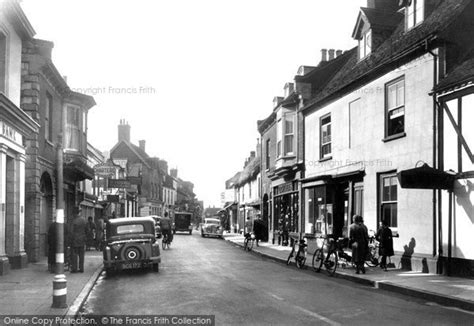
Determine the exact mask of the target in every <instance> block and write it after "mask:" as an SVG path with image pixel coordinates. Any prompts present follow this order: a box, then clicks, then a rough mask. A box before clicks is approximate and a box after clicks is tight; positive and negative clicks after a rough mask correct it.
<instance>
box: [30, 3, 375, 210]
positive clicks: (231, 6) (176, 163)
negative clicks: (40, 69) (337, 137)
mask: <svg viewBox="0 0 474 326" xmlns="http://www.w3.org/2000/svg"><path fill="white" fill-rule="evenodd" d="M366 3H367V2H366V0H331V1H323V0H291V1H288V0H287V1H283V0H271V1H270V0H173V1H164V0H134V1H131V0H23V1H22V8H23V10H24V11H25V13H26V15H27V17H28V19H29V21H30V22H31V24H32V25H33V28H34V29H35V31H36V36H35V37H37V38H40V39H44V40H49V41H52V42H53V43H54V49H53V62H54V64H55V65H56V67H57V68H58V70H59V72H60V73H61V74H62V75H63V76H67V82H68V84H69V86H70V88H71V89H72V90H75V91H78V92H82V93H85V94H88V95H92V96H94V98H95V101H96V102H97V105H96V106H95V107H93V108H92V109H91V110H90V111H89V117H88V141H89V143H91V144H92V145H93V146H94V147H96V148H98V149H99V150H101V151H109V150H110V149H111V148H112V147H113V146H114V145H115V144H116V143H117V126H118V124H119V122H120V120H121V119H125V120H126V121H127V122H128V123H129V125H130V126H131V141H132V143H134V144H137V145H138V141H139V140H142V139H144V140H146V151H147V153H148V154H149V155H150V156H156V157H159V158H161V159H164V160H166V161H167V162H168V166H169V168H177V169H178V176H179V177H180V178H182V179H184V180H188V181H191V182H193V183H194V186H195V188H194V191H195V193H196V195H197V198H198V199H199V200H203V201H204V205H205V207H208V206H216V207H220V206H221V198H220V194H221V192H223V191H224V189H225V181H226V180H228V179H230V178H231V177H232V176H233V175H234V174H235V173H236V172H238V171H241V170H242V169H243V165H244V161H245V159H246V158H247V157H249V155H250V151H253V150H255V148H256V146H257V139H258V137H259V134H258V131H257V120H262V119H264V118H266V117H267V116H268V115H270V114H271V112H272V109H273V107H272V100H273V97H275V96H282V95H283V87H284V85H285V83H287V82H292V81H293V79H294V76H295V75H296V72H297V70H298V67H299V66H302V65H308V66H311V65H313V66H314V65H317V64H318V63H319V61H320V60H321V49H325V48H326V49H341V50H349V49H351V48H353V47H354V46H356V45H357V43H356V41H355V40H353V39H352V38H351V35H352V30H353V28H354V25H355V23H356V19H357V15H358V12H359V8H360V7H363V6H365V5H366Z"/></svg>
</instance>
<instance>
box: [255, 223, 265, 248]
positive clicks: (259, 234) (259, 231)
mask: <svg viewBox="0 0 474 326" xmlns="http://www.w3.org/2000/svg"><path fill="white" fill-rule="evenodd" d="M253 233H254V234H255V240H256V242H257V247H258V242H259V241H261V240H263V239H264V238H265V225H264V224H263V220H262V217H261V216H260V215H257V218H256V219H255V221H253Z"/></svg>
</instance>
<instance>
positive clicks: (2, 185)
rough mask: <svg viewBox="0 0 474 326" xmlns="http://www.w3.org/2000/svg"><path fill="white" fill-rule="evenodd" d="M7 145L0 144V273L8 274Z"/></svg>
mask: <svg viewBox="0 0 474 326" xmlns="http://www.w3.org/2000/svg"><path fill="white" fill-rule="evenodd" d="M6 154H7V147H6V146H5V145H3V144H0V275H5V274H8V272H9V271H10V263H9V261H8V257H7V254H6V251H5V241H6V235H5V229H6V214H5V209H6V205H5V200H6V189H7V185H6V159H7V155H6Z"/></svg>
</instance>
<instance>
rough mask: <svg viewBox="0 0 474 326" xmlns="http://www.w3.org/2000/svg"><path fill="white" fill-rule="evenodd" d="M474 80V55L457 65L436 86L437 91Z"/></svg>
mask: <svg viewBox="0 0 474 326" xmlns="http://www.w3.org/2000/svg"><path fill="white" fill-rule="evenodd" d="M473 81H474V57H470V58H468V59H467V60H465V61H464V62H462V63H461V64H459V65H458V66H457V67H455V68H454V69H453V70H452V71H451V72H450V73H449V74H448V75H447V76H446V77H445V78H444V79H442V80H441V81H440V82H439V84H438V85H437V86H436V87H435V89H434V91H435V92H443V91H446V90H448V89H450V88H453V87H456V86H461V85H462V84H465V83H468V82H473Z"/></svg>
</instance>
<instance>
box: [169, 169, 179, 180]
mask: <svg viewBox="0 0 474 326" xmlns="http://www.w3.org/2000/svg"><path fill="white" fill-rule="evenodd" d="M170 175H171V176H172V177H173V178H175V179H177V178H178V169H170Z"/></svg>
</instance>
